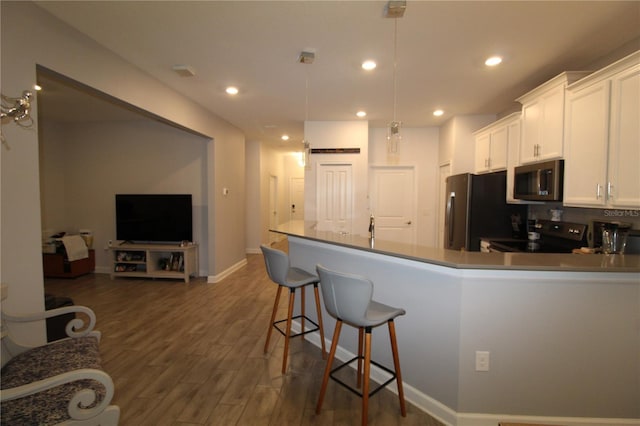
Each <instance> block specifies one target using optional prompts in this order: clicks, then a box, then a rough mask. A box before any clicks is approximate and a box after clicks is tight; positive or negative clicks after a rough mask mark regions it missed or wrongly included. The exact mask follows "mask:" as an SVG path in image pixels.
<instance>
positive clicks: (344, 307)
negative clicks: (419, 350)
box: [316, 265, 407, 425]
mask: <svg viewBox="0 0 640 426" xmlns="http://www.w3.org/2000/svg"><path fill="white" fill-rule="evenodd" d="M316 269H317V271H318V275H319V276H320V288H321V289H322V297H323V298H324V306H325V308H326V309H327V312H329V314H330V315H331V316H333V317H335V318H336V320H337V321H336V328H335V330H334V332H333V338H332V340H331V350H330V351H329V359H328V360H327V366H326V368H325V371H324V377H323V379H322V387H321V388H320V395H319V396H318V404H317V406H316V413H317V414H320V409H321V408H322V401H323V400H324V394H325V392H326V390H327V383H328V382H329V377H331V378H332V379H333V380H335V381H336V382H338V383H340V384H341V385H342V386H344V387H346V388H347V389H349V390H350V391H352V392H354V393H356V394H357V395H359V396H361V397H362V424H363V425H366V424H367V414H368V409H369V397H370V396H372V395H373V394H375V393H376V392H378V391H379V390H380V389H382V388H384V387H385V386H386V385H388V384H389V383H391V382H392V381H393V380H394V379H395V380H396V382H397V385H398V397H399V399H400V412H401V414H402V417H406V415H407V410H406V407H405V402H404V391H403V389H402V375H401V373H400V359H399V357H398V345H397V342H396V329H395V325H394V323H393V320H394V318H396V317H397V316H400V315H404V314H405V313H406V312H405V310H404V309H399V308H393V307H391V306H387V305H384V304H382V303H378V302H376V301H374V300H372V299H371V298H372V296H373V283H372V282H371V281H370V280H369V279H367V278H365V277H362V276H359V275H353V274H346V273H342V272H336V271H332V270H330V269H327V268H325V267H323V266H322V265H317V267H316ZM343 322H346V323H347V324H349V325H351V326H353V327H356V328H357V329H358V356H356V357H354V358H353V359H351V360H350V361H348V362H347V363H345V364H343V365H341V366H339V367H337V368H335V369H333V370H332V369H331V364H332V363H333V358H334V357H335V354H336V348H337V347H338V339H339V338H340V330H341V329H342V323H343ZM385 322H386V323H387V324H388V325H389V337H390V338H391V351H392V353H393V364H394V368H395V372H394V371H392V370H390V369H388V368H386V367H384V366H382V365H380V364H378V363H377V362H375V361H372V360H371V330H372V328H373V327H377V326H379V325H382V324H384V323H385ZM363 334H364V336H365V337H364V355H363V353H362V345H363ZM363 359H364V374H363V372H362V360H363ZM356 360H357V361H358V379H357V387H358V388H359V387H360V386H361V381H362V377H363V376H364V377H363V378H364V385H363V388H362V392H360V391H358V390H357V389H354V388H353V387H351V386H349V385H347V384H346V383H344V382H343V381H341V380H340V379H339V378H337V377H334V373H335V372H337V371H338V370H339V369H341V368H343V367H346V366H347V365H349V364H351V363H352V362H354V361H356ZM371 364H374V365H376V366H377V367H380V368H381V369H383V370H385V371H386V372H388V373H390V374H391V375H392V377H391V378H390V379H389V380H387V381H386V382H385V383H383V384H381V385H380V386H378V387H377V388H376V389H374V390H373V391H371V392H370V391H369V379H370V378H369V375H370V371H371Z"/></svg>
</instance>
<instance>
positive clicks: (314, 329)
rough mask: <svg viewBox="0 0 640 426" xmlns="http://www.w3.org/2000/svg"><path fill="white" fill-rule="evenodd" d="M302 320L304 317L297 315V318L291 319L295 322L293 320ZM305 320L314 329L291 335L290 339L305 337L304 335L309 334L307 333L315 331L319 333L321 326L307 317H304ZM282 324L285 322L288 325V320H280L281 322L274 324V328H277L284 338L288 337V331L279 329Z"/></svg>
mask: <svg viewBox="0 0 640 426" xmlns="http://www.w3.org/2000/svg"><path fill="white" fill-rule="evenodd" d="M300 318H303V316H302V315H297V316H295V317H292V318H291V321H293V320H295V319H300ZM304 319H305V321H309V322H310V323H311V324H313V328H310V329H308V330H306V331H301V332H300V333H295V334H291V335H290V336H289V338H293V337H298V336H302V335H304V334H307V333H313V332H314V331H318V330H320V326H319V325H318V324H317V323H316V322H314V321H313V320H312V319H311V318H309V317H307V316H304ZM282 322H285V323H286V322H287V320H286V319H282V320H280V321H276V322H274V323H273V328H275V329H276V330H278V331H279V332H280V334H282V335H283V336H286V335H287V332H286V330H281V329H280V327H278V325H279V324H280V323H282Z"/></svg>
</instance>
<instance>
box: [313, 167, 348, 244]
mask: <svg viewBox="0 0 640 426" xmlns="http://www.w3.org/2000/svg"><path fill="white" fill-rule="evenodd" d="M316 182H317V192H316V193H317V196H318V200H317V207H318V217H317V220H318V230H320V231H334V232H344V233H351V220H352V211H353V182H352V166H351V164H320V165H319V166H318V176H317V181H316Z"/></svg>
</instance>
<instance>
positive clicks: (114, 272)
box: [109, 244, 199, 283]
mask: <svg viewBox="0 0 640 426" xmlns="http://www.w3.org/2000/svg"><path fill="white" fill-rule="evenodd" d="M109 250H110V251H111V260H112V265H111V279H114V278H115V277H138V278H174V279H176V278H177V279H182V280H184V282H185V283H188V282H189V278H190V277H191V276H192V275H193V276H197V274H198V270H199V266H198V245H197V244H189V245H186V246H180V244H121V245H119V246H113V247H111V248H110V249H109Z"/></svg>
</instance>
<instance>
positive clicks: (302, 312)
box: [300, 286, 304, 340]
mask: <svg viewBox="0 0 640 426" xmlns="http://www.w3.org/2000/svg"><path fill="white" fill-rule="evenodd" d="M300 315H301V316H300V333H301V335H300V338H301V339H302V340H304V286H303V287H301V288H300Z"/></svg>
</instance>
